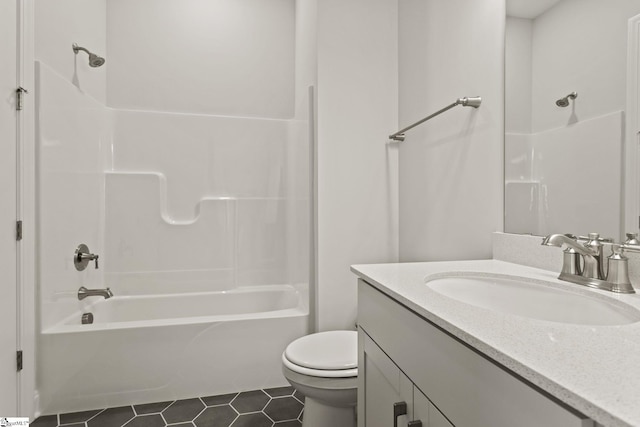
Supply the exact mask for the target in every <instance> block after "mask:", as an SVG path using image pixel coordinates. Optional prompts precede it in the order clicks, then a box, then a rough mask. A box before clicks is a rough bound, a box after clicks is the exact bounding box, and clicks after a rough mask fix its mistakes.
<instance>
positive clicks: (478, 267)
mask: <svg viewBox="0 0 640 427" xmlns="http://www.w3.org/2000/svg"><path fill="white" fill-rule="evenodd" d="M351 270H352V271H353V272H354V273H356V274H357V275H358V276H359V277H361V278H362V279H364V280H365V281H366V282H368V283H369V284H371V285H373V286H374V287H375V288H377V289H379V290H380V291H382V292H383V293H385V294H386V295H388V296H389V297H391V298H393V299H394V300H396V301H398V302H399V303H401V304H402V305H404V306H406V307H407V308H409V309H411V310H412V311H414V312H415V313H417V314H419V315H420V316H422V317H424V318H425V319H427V320H429V321H430V322H432V323H434V324H436V325H437V326H439V327H441V328H442V329H444V330H445V331H447V332H448V333H449V334H451V335H453V336H455V337H457V338H458V339H459V340H461V341H463V342H465V343H467V344H468V345H470V346H471V347H473V348H475V349H476V350H478V351H480V352H481V353H483V354H485V355H486V356H488V357H489V358H491V359H493V360H495V361H496V362H498V363H500V364H501V365H503V366H505V367H507V368H508V369H510V370H511V371H512V372H514V373H516V374H517V375H519V376H521V377H522V378H524V379H526V380H527V381H529V382H530V383H532V384H535V385H536V386H538V387H539V388H541V389H542V390H544V391H546V392H547V393H549V394H550V395H552V396H554V397H555V398H557V399H558V400H560V401H562V402H565V403H566V404H567V405H569V406H571V407H573V408H575V409H577V410H579V411H580V412H582V413H584V414H585V415H587V416H588V417H590V418H592V419H594V420H595V421H597V422H599V423H601V424H603V425H605V426H629V427H630V426H640V322H636V323H631V324H627V325H620V326H593V325H588V326H584V325H574V324H568V323H557V322H551V321H543V320H536V319H531V318H527V317H521V316H517V315H509V314H502V313H499V312H496V311H492V310H488V309H484V308H480V307H476V306H473V305H469V304H465V303H462V302H459V301H457V300H454V299H452V298H449V297H446V296H444V295H442V294H440V293H438V292H436V291H434V290H432V289H431V288H429V287H428V286H427V285H426V284H425V278H427V277H428V276H431V275H433V274H438V273H446V272H478V273H494V274H503V275H512V276H520V277H522V278H525V281H526V279H534V280H535V279H537V280H544V281H547V282H552V283H557V284H558V286H559V287H562V288H564V289H570V290H572V291H575V292H579V293H585V292H588V293H589V294H591V295H594V296H595V297H598V298H611V299H613V300H616V301H620V302H624V303H626V304H628V305H631V306H633V307H635V308H637V309H640V294H631V295H619V294H614V293H612V292H607V291H600V290H595V289H590V288H587V287H585V286H580V285H574V284H571V283H567V282H562V281H559V280H558V279H557V276H558V273H557V272H553V271H548V270H541V269H537V268H532V267H526V266H522V265H518V264H511V263H507V262H504V261H497V260H482V261H448V262H423V263H395V264H369V265H354V266H352V267H351Z"/></svg>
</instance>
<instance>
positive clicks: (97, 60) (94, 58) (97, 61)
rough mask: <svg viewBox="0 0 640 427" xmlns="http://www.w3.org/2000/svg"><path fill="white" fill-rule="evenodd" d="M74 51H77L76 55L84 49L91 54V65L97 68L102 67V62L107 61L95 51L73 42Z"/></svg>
mask: <svg viewBox="0 0 640 427" xmlns="http://www.w3.org/2000/svg"><path fill="white" fill-rule="evenodd" d="M72 47H73V53H75V54H76V55H77V54H78V52H79V51H81V50H82V51H84V52H87V53H88V54H89V66H90V67H93V68H96V67H100V66H101V65H102V64H104V63H105V59H104V58H102V57H100V56H98V55H96V54H95V53H92V52H89V51H88V50H87V49H85V48H84V47H80V46H78V45H77V44H75V43H74V44H73V46H72Z"/></svg>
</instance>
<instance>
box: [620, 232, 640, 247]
mask: <svg viewBox="0 0 640 427" xmlns="http://www.w3.org/2000/svg"><path fill="white" fill-rule="evenodd" d="M626 234H627V240H625V241H624V244H625V245H640V240H638V233H626Z"/></svg>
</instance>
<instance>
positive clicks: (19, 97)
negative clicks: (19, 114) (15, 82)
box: [16, 86, 29, 111]
mask: <svg viewBox="0 0 640 427" xmlns="http://www.w3.org/2000/svg"><path fill="white" fill-rule="evenodd" d="M26 93H29V91H28V90H26V89H25V88H23V87H22V86H18V89H16V110H18V111H20V110H22V109H23V108H24V95H25V94H26Z"/></svg>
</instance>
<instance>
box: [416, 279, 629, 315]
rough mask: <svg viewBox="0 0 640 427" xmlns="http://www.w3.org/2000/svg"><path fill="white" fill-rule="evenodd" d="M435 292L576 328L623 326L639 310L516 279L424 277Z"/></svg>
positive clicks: (610, 300)
mask: <svg viewBox="0 0 640 427" xmlns="http://www.w3.org/2000/svg"><path fill="white" fill-rule="evenodd" d="M426 284H427V286H428V287H429V288H431V289H433V290H434V291H436V292H438V293H439V294H442V295H444V296H447V297H449V298H453V299H455V300H458V301H460V302H463V303H466V304H470V305H474V306H476V307H482V308H486V309H489V310H493V311H497V312H501V313H504V314H513V315H518V316H524V317H529V318H532V319H538V320H547V321H551V322H560V323H571V324H578V325H609V326H613V325H625V324H629V323H635V322H637V321H640V311H638V310H636V309H635V308H633V307H631V306H629V305H627V304H624V303H621V302H619V301H616V300H613V299H610V298H607V297H604V296H600V295H597V294H594V295H589V291H586V290H585V291H584V292H573V291H570V290H565V289H562V288H560V287H559V285H558V284H556V283H552V282H545V281H541V280H534V279H524V278H518V277H515V276H503V275H493V274H485V273H477V274H469V273H457V274H456V273H451V274H448V275H444V276H443V275H435V276H430V277H427V279H426Z"/></svg>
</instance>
